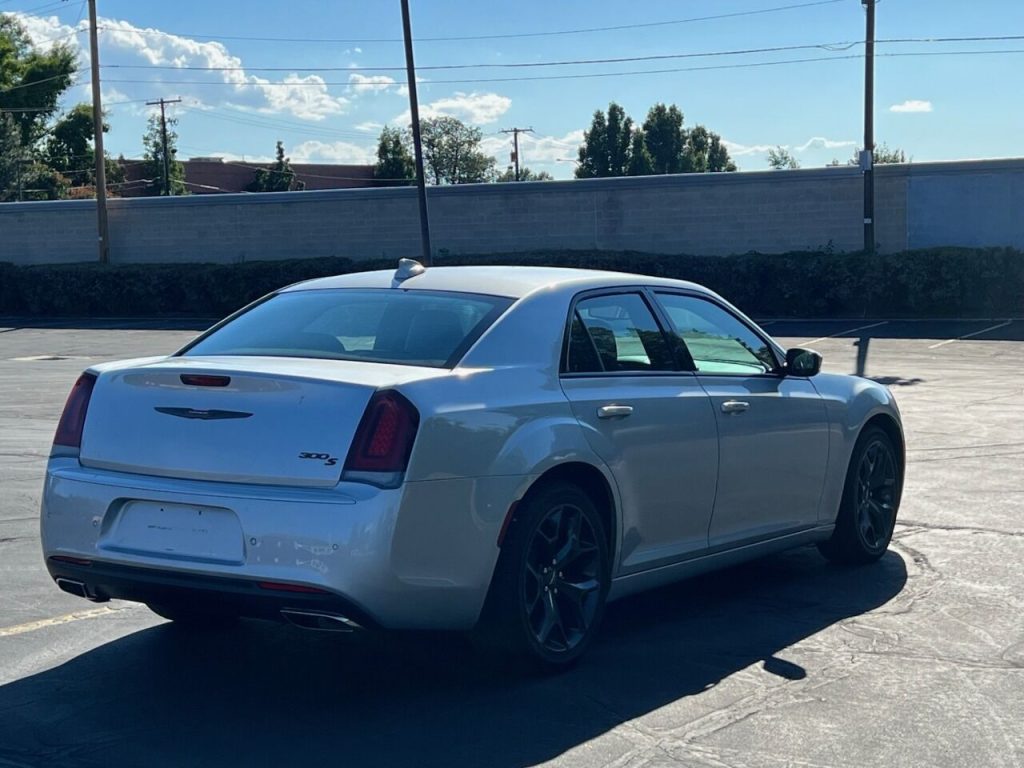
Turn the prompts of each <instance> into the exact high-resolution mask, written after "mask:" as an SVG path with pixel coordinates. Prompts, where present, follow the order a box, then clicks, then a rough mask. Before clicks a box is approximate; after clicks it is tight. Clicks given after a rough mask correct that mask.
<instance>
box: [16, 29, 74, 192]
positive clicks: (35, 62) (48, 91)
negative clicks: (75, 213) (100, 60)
mask: <svg viewBox="0 0 1024 768" xmlns="http://www.w3.org/2000/svg"><path fill="white" fill-rule="evenodd" d="M77 67H78V62H77V57H76V55H75V53H74V51H73V50H72V49H71V48H70V47H69V46H68V45H67V44H66V43H61V44H58V45H54V46H53V47H52V48H50V49H49V50H48V51H41V50H38V49H36V48H34V47H33V45H32V41H31V39H30V38H29V36H28V33H27V32H26V31H25V27H24V26H23V25H22V24H21V22H19V21H18V20H17V19H16V18H15V17H14V16H12V15H7V14H0V202H2V201H10V200H53V199H58V198H61V197H64V196H66V194H67V188H68V182H67V179H66V178H65V177H64V176H62V175H61V174H59V173H57V172H55V171H54V170H53V169H51V168H50V167H48V166H47V165H46V163H45V162H44V161H45V157H44V156H43V153H41V152H40V143H41V140H42V138H43V136H44V135H45V134H46V124H47V121H48V120H49V119H50V117H51V116H52V115H53V114H54V113H55V112H56V111H57V103H58V101H59V100H60V97H61V95H62V94H63V93H64V91H66V90H67V89H68V88H69V87H70V85H71V81H72V78H73V76H74V73H75V70H76V69H77Z"/></svg>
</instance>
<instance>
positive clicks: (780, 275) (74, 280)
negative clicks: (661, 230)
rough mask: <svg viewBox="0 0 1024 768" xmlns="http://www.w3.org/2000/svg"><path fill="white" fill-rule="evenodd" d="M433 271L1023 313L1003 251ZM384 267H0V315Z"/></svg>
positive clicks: (243, 296)
mask: <svg viewBox="0 0 1024 768" xmlns="http://www.w3.org/2000/svg"><path fill="white" fill-rule="evenodd" d="M436 263H437V264H438V265H439V266H440V265H459V264H529V265H551V266H571V267H590V268H600V269H612V270H618V271H624V272H638V273H641V274H649V275H662V276H666V277H675V278H682V279H685V280H692V281H694V282H697V283H702V284H703V285H706V286H708V287H709V288H712V289H713V290H715V291H717V292H719V293H721V294H722V295H723V296H725V297H726V298H728V299H730V300H731V301H732V302H734V303H735V304H737V305H738V306H739V307H741V308H742V309H744V310H745V311H746V312H748V313H749V314H752V315H755V316H759V317H808V318H822V317H1020V316H1024V252H1021V251H1015V250H1012V249H1007V248H988V249H966V248H940V249H929V250H920V251H910V252H907V253H899V254H886V255H874V256H866V255H864V254H859V253H851V254H834V253H828V252H801V253H786V254H779V255H764V254H755V253H751V254H743V255H737V256H690V255H672V256H666V255H660V254H648V253H636V252H620V251H538V252H534V253H528V254H496V255H488V256H449V255H443V256H442V257H441V258H439V259H437V260H436ZM394 266H395V261H394V260H387V261H381V260H376V261H352V260H350V259H346V258H325V259H297V260H295V261H277V262H249V263H245V264H230V265H219V264H205V263H196V264H132V265H113V266H101V265H98V264H71V265H46V266H30V267H17V266H14V265H11V264H6V263H0V315H8V316H37V317H38V316H49V317H155V316H201V317H215V316H217V317H219V316H223V315H226V314H228V313H229V312H231V311H233V310H235V309H237V308H238V307H240V306H243V305H244V304H246V303H248V302H249V301H251V300H253V299H255V298H258V297H259V296H262V295H264V294H266V293H268V292H270V291H272V290H274V289H275V288H278V287H280V286H283V285H288V284H290V283H294V282H298V281H300V280H307V279H309V278H314V277H322V276H325V275H336V274H342V273H347V272H357V271H364V270H368V269H382V268H386V269H390V268H393V267H394Z"/></svg>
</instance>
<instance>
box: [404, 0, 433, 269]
mask: <svg viewBox="0 0 1024 768" xmlns="http://www.w3.org/2000/svg"><path fill="white" fill-rule="evenodd" d="M402 32H403V34H404V36H405V71H406V78H407V79H408V81H409V113H410V115H411V116H412V146H413V151H414V153H415V155H416V188H417V194H418V196H419V206H420V242H421V245H422V248H423V266H425V267H429V266H430V264H431V261H432V258H431V248H430V219H429V217H428V214H427V185H426V180H425V178H424V173H423V140H422V138H421V136H420V105H419V100H418V98H417V96H416V64H415V62H414V61H413V55H412V24H411V23H410V21H409V0H402Z"/></svg>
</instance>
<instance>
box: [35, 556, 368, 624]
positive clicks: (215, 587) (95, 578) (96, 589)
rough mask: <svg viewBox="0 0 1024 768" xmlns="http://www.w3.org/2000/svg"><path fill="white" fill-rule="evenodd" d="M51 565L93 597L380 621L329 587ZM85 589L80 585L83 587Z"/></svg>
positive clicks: (68, 584)
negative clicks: (301, 587) (315, 587)
mask: <svg viewBox="0 0 1024 768" xmlns="http://www.w3.org/2000/svg"><path fill="white" fill-rule="evenodd" d="M46 569H47V570H48V571H49V572H50V576H51V577H52V578H53V580H54V581H55V582H57V584H58V585H59V586H60V587H61V589H64V590H65V591H66V592H70V593H71V594H74V595H78V596H79V597H87V598H88V599H90V600H93V601H94V602H105V601H107V600H111V599H113V600H132V601H134V602H139V603H152V604H154V605H161V606H187V607H188V608H190V609H192V610H195V611H199V612H203V613H210V614H222V615H229V616H245V617H248V618H254V619H270V620H281V619H283V618H285V616H286V614H289V613H298V612H307V613H309V614H311V615H312V614H316V615H323V616H336V617H339V619H345V620H346V622H345V624H346V626H347V628H348V629H374V628H377V626H378V625H377V623H376V621H375V620H374V619H373V618H372V617H371V616H370V615H369V614H367V613H366V612H365V611H364V610H363V609H361V608H360V607H359V606H357V605H355V604H354V603H352V602H351V601H350V600H347V599H346V598H344V597H342V596H340V595H336V594H334V593H332V592H328V591H326V590H317V591H313V589H314V588H309V587H306V588H305V589H301V590H296V589H295V588H294V587H293V588H291V589H289V587H292V585H287V584H277V583H274V582H266V581H259V580H257V579H240V578H234V577H230V576H208V575H204V574H195V573H187V572H184V571H168V570H162V569H156V568H139V567H136V566H131V565H122V564H118V563H107V562H102V561H88V560H82V559H79V560H78V561H77V562H71V561H68V560H62V559H60V556H58V557H57V558H53V557H51V558H49V559H48V560H47V561H46ZM79 588H80V589H79Z"/></svg>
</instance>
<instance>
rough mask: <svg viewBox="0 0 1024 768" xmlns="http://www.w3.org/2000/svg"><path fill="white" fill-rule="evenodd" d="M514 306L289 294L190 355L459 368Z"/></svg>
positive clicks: (357, 293) (372, 293)
mask: <svg viewBox="0 0 1024 768" xmlns="http://www.w3.org/2000/svg"><path fill="white" fill-rule="evenodd" d="M511 303H512V299H507V298H500V297H496V296H482V295H479V294H470V293H442V292H437V291H403V290H400V289H394V290H358V289H336V290H313V291H289V292H287V293H279V294H277V295H276V296H273V297H272V298H270V299H268V300H267V301H265V302H263V303H261V304H258V305H256V306H255V307H253V308H252V309H250V310H249V311H248V312H245V313H244V314H241V315H239V316H238V317H236V318H235V319H234V320H232V321H230V322H228V323H227V324H225V325H223V326H222V327H220V328H218V329H217V330H215V331H213V332H212V333H210V334H209V335H208V336H206V337H205V338H202V339H200V340H199V341H198V342H196V343H195V344H193V345H192V346H191V347H187V348H186V349H185V350H184V352H183V354H184V355H185V356H186V357H197V356H210V355H261V356H269V357H311V358H320V359H325V360H365V361H367V362H375V363H399V364H402V365H424V366H430V367H435V368H445V367H452V366H454V365H455V364H456V363H457V362H458V361H459V360H460V359H461V357H462V356H463V355H464V354H465V353H466V351H467V350H468V349H469V347H470V346H471V345H472V344H473V342H475V341H476V340H477V339H478V338H479V337H480V335H481V334H482V333H483V332H484V331H485V330H487V328H488V327H489V326H490V325H491V323H493V322H494V321H495V320H496V319H497V318H498V316H499V315H501V313H502V312H504V311H505V310H506V309H507V308H508V307H509V305H510V304H511Z"/></svg>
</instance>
